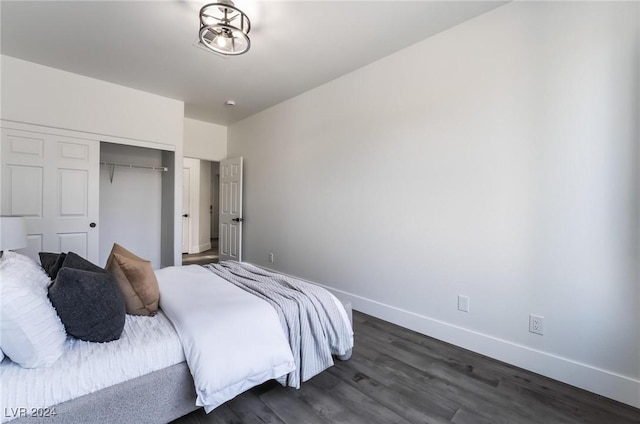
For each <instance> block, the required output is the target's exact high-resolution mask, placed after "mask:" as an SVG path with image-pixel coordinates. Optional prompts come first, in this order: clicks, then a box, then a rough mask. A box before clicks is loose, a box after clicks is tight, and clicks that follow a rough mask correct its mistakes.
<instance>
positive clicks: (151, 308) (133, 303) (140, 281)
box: [105, 243, 160, 316]
mask: <svg viewBox="0 0 640 424" xmlns="http://www.w3.org/2000/svg"><path fill="white" fill-rule="evenodd" d="M105 269H106V270H108V271H111V272H112V273H113V275H115V277H116V281H117V282H118V286H119V287H120V290H122V293H123V294H124V298H125V302H126V305H127V313H128V314H131V315H150V316H153V315H155V314H156V312H158V301H159V300H160V290H159V288H158V280H157V279H156V274H155V273H154V272H153V268H152V267H151V262H150V261H147V260H146V259H142V258H140V257H138V256H136V255H134V254H133V253H131V252H129V251H128V250H127V249H125V248H124V247H122V246H120V245H119V244H118V243H114V244H113V248H112V249H111V254H110V255H109V258H108V259H107V266H106V267H105Z"/></svg>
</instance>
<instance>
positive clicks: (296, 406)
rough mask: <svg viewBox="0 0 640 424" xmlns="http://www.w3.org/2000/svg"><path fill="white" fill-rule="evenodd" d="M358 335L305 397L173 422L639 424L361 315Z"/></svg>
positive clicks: (600, 401) (257, 393)
mask: <svg viewBox="0 0 640 424" xmlns="http://www.w3.org/2000/svg"><path fill="white" fill-rule="evenodd" d="M354 331H355V338H356V345H355V348H354V352H353V357H352V358H351V359H350V360H349V361H346V362H341V361H336V365H335V366H333V367H331V368H329V369H328V370H326V371H325V372H323V373H321V374H320V375H317V376H316V377H314V378H313V379H311V380H310V381H308V382H306V383H304V384H303V385H302V388H301V389H300V390H295V389H288V388H283V387H281V386H280V385H278V384H277V383H275V382H268V383H265V384H263V385H261V386H258V387H256V388H254V389H251V390H249V391H248V392H246V393H244V394H242V395H240V396H238V397H237V398H235V399H233V400H231V401H229V402H227V403H226V404H224V405H222V406H220V407H218V408H216V409H215V410H214V411H213V412H211V413H210V414H205V413H204V411H203V410H202V409H199V410H197V411H195V412H193V413H191V414H189V415H187V416H185V417H182V418H180V419H179V420H176V421H174V423H176V424H204V423H225V424H231V423H234V424H236V423H237V424H240V423H242V424H244V423H251V424H252V423H271V424H314V423H318V424H320V423H322V424H327V423H349V424H353V423H363V424H364V423H366V424H370V423H371V424H391V423H397V424H407V423H456V424H469V423H480V424H484V423H513V424H521V423H522V424H528V423H541V424H555V423H569V424H577V423H584V424H627V423H640V409H636V408H632V407H630V406H627V405H624V404H621V403H618V402H615V401H612V400H610V399H607V398H603V397H601V396H598V395H595V394H593V393H589V392H586V391H583V390H580V389H577V388H575V387H572V386H569V385H566V384H563V383H560V382H557V381H555V380H551V379H548V378H546V377H542V376H540V375H537V374H533V373H530V372H528V371H525V370H522V369H520V368H516V367H513V366H510V365H507V364H504V363H502V362H499V361H496V360H493V359H490V358H487V357H484V356H481V355H478V354H475V353H472V352H469V351H467V350H464V349H460V348H458V347H455V346H452V345H449V344H447V343H443V342H440V341H438V340H435V339H432V338H430V337H426V336H423V335H421V334H418V333H415V332H412V331H409V330H406V329H404V328H401V327H398V326H396V325H393V324H390V323H387V322H385V321H381V320H379V319H377V318H374V317H371V316H368V315H365V314H362V313H359V312H356V311H354Z"/></svg>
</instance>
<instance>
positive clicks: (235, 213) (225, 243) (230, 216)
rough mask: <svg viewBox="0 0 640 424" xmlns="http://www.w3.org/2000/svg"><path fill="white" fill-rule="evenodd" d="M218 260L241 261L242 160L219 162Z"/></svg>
mask: <svg viewBox="0 0 640 424" xmlns="http://www.w3.org/2000/svg"><path fill="white" fill-rule="evenodd" d="M219 233H220V234H219V243H220V245H219V250H220V260H221V261H224V260H233V261H241V260H242V158H241V157H239V158H233V159H225V160H223V161H222V162H220V231H219Z"/></svg>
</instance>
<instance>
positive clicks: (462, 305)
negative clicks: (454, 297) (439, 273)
mask: <svg viewBox="0 0 640 424" xmlns="http://www.w3.org/2000/svg"><path fill="white" fill-rule="evenodd" d="M458 310H459V311H462V312H469V296H462V295H461V294H459V295H458Z"/></svg>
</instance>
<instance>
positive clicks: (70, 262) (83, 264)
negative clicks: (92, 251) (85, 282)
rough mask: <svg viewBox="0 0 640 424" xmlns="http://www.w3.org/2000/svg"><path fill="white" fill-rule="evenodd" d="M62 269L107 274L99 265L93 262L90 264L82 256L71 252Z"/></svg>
mask: <svg viewBox="0 0 640 424" xmlns="http://www.w3.org/2000/svg"><path fill="white" fill-rule="evenodd" d="M60 268H73V269H80V270H83V271H91V272H103V273H104V272H107V271H105V269H104V268H100V267H99V266H98V265H95V264H94V263H93V262H89V261H88V260H86V259H85V258H83V257H82V256H80V255H78V254H77V253H73V252H69V253H67V255H66V256H65V257H64V261H63V262H62V265H61V266H60Z"/></svg>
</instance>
